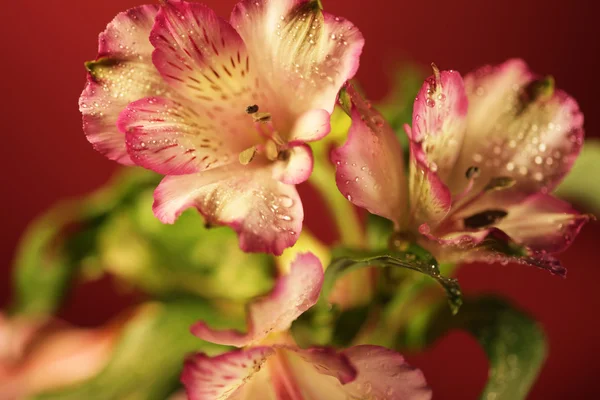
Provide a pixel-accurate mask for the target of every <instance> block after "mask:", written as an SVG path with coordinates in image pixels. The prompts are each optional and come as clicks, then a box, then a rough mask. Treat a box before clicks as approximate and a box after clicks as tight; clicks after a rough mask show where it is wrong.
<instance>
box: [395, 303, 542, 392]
mask: <svg viewBox="0 0 600 400" xmlns="http://www.w3.org/2000/svg"><path fill="white" fill-rule="evenodd" d="M453 329H460V330H465V331H467V332H469V333H470V334H471V335H473V336H474V337H475V338H476V339H477V341H478V342H479V344H480V345H481V346H482V348H483V350H484V351H485V353H486V355H487V358H488V360H489V363H490V371H489V378H488V382H487V384H486V386H485V388H484V390H483V393H482V394H481V396H480V399H482V400H487V399H494V400H522V399H525V398H526V396H527V393H528V392H529V390H530V389H531V386H532V385H533V383H534V382H535V379H536V377H537V376H538V374H539V372H540V369H541V367H542V365H543V362H544V360H545V358H546V350H547V349H546V338H545V336H544V333H543V331H542V329H541V328H540V326H539V325H538V324H537V323H536V322H535V321H534V320H533V319H532V318H531V317H530V316H529V315H527V314H525V313H524V312H522V311H520V310H518V309H516V308H515V307H513V306H512V305H511V304H509V303H507V302H506V301H504V300H502V299H499V298H494V297H480V298H471V299H465V302H464V304H463V306H462V308H461V312H460V313H459V314H458V315H455V316H452V315H450V313H448V311H447V310H446V308H445V307H442V306H441V305H440V306H439V307H437V308H433V309H430V312H424V313H420V314H419V317H418V318H416V319H414V320H412V321H411V325H409V328H408V330H407V335H406V337H404V338H403V339H402V340H401V341H403V342H404V345H405V346H408V347H409V348H413V349H415V348H424V347H425V346H428V345H430V344H432V343H433V342H434V341H435V340H436V339H438V338H440V337H442V336H443V335H445V334H446V333H447V332H449V331H450V330H453ZM400 347H403V346H400Z"/></svg>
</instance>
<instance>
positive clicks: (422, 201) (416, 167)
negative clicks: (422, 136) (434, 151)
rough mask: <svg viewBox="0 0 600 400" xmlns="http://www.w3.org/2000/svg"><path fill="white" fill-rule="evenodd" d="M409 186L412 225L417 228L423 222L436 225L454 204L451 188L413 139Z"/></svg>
mask: <svg viewBox="0 0 600 400" xmlns="http://www.w3.org/2000/svg"><path fill="white" fill-rule="evenodd" d="M408 188H409V193H410V196H409V197H410V211H409V215H410V222H409V225H410V226H411V227H413V228H416V227H418V226H420V225H421V224H423V223H427V224H429V225H430V226H431V227H435V226H437V224H438V223H439V222H440V221H442V220H443V219H444V217H445V216H446V215H447V214H448V212H449V211H450V207H451V206H452V196H451V194H450V190H449V189H448V187H447V186H446V185H445V184H444V182H442V180H441V179H440V177H439V176H438V175H437V174H436V172H435V171H434V170H433V169H432V168H431V167H430V166H429V165H428V163H427V160H426V155H425V152H424V151H423V149H422V148H421V145H420V144H419V143H416V142H412V141H411V142H410V168H409V174H408Z"/></svg>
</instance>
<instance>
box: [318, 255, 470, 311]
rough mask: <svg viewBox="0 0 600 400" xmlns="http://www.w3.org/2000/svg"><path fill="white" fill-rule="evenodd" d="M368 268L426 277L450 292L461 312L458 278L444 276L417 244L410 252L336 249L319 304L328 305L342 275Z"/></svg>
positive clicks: (455, 308) (453, 304)
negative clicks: (403, 269)
mask: <svg viewBox="0 0 600 400" xmlns="http://www.w3.org/2000/svg"><path fill="white" fill-rule="evenodd" d="M364 267H400V268H406V269H409V270H413V271H417V272H420V273H423V274H426V275H428V276H430V277H431V278H433V279H435V280H436V281H437V282H438V283H439V284H440V285H441V286H442V287H443V288H444V290H446V294H447V295H448V302H449V304H450V309H451V310H452V313H454V314H455V313H456V312H458V309H459V308H460V305H461V303H462V297H461V296H462V294H461V290H460V286H459V285H458V282H457V281H456V279H453V278H446V277H444V276H442V274H441V273H440V269H439V266H438V263H437V261H436V260H435V258H433V256H432V255H431V254H429V253H428V252H427V251H425V250H424V249H422V248H421V247H419V246H416V245H411V246H409V248H407V250H406V251H390V250H386V251H370V252H369V251H356V250H350V249H344V248H338V249H336V250H334V252H333V260H332V262H331V264H330V265H329V267H327V269H326V271H325V277H324V280H323V289H322V290H321V297H320V299H319V302H320V303H322V304H323V303H324V304H326V303H327V299H328V297H329V294H330V293H331V290H332V289H333V286H334V285H335V282H336V281H337V280H338V279H339V278H340V277H341V276H343V275H345V274H347V273H349V272H352V271H354V270H357V269H359V268H364Z"/></svg>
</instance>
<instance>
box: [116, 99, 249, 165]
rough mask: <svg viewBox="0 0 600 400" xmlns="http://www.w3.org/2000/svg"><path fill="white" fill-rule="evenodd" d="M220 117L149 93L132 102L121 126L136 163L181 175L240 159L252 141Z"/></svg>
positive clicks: (119, 123)
mask: <svg viewBox="0 0 600 400" xmlns="http://www.w3.org/2000/svg"><path fill="white" fill-rule="evenodd" d="M219 122H220V121H219V120H216V121H215V120H212V121H211V120H208V119H206V118H202V117H200V116H199V115H198V114H197V112H196V111H195V110H194V109H193V108H192V107H191V106H190V105H188V104H187V103H182V102H179V101H176V100H170V99H166V98H163V97H149V98H145V99H141V100H138V101H135V102H133V103H131V104H129V105H128V106H127V108H126V110H125V111H124V112H123V113H121V115H120V117H119V121H118V126H119V129H120V130H121V131H122V132H123V133H125V134H126V142H127V150H128V152H129V154H130V156H131V159H132V160H133V162H134V163H136V164H137V165H140V166H142V167H144V168H148V169H151V170H153V171H156V172H158V173H161V174H165V175H181V174H190V173H194V172H199V171H203V170H206V169H210V168H216V167H219V166H221V165H224V164H228V163H231V162H237V157H238V153H239V152H240V151H241V150H243V149H244V148H246V147H248V146H249V145H250V144H251V142H250V141H247V140H244V136H243V135H239V136H238V137H239V138H236V133H239V132H238V131H236V130H233V129H228V128H227V127H225V126H218V125H221V124H220V123H219Z"/></svg>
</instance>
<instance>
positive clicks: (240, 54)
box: [150, 0, 256, 117]
mask: <svg viewBox="0 0 600 400" xmlns="http://www.w3.org/2000/svg"><path fill="white" fill-rule="evenodd" d="M150 41H151V42H152V44H153V45H154V47H155V48H156V50H155V51H154V53H153V54H152V60H153V61H154V65H156V68H157V69H158V70H159V71H160V73H161V75H162V76H163V77H164V78H165V80H166V81H167V82H169V84H170V85H171V86H172V87H174V88H175V89H176V90H177V91H178V92H179V93H180V94H181V95H183V96H184V97H185V98H187V99H189V100H193V101H194V102H195V103H197V104H198V105H199V106H201V107H203V108H205V109H206V108H216V110H219V108H227V109H228V110H229V111H230V112H229V114H230V115H231V116H230V117H233V116H238V117H244V113H245V109H246V107H247V106H249V105H252V104H253V103H252V101H253V98H254V101H256V95H255V93H254V92H255V91H256V79H255V78H254V73H253V72H252V71H251V68H253V66H252V65H251V63H250V60H249V58H248V55H247V54H246V48H245V45H244V42H243V40H242V39H241V38H240V36H239V35H238V33H237V32H236V31H235V29H233V27H232V26H231V25H229V23H228V22H227V21H225V20H223V19H221V18H219V17H218V16H217V15H216V14H215V13H214V12H213V11H212V10H211V9H209V8H208V7H206V6H204V5H202V4H198V3H192V2H187V1H181V0H166V1H164V2H163V5H162V7H161V9H160V11H159V12H158V15H157V16H156V23H155V24H154V27H153V29H152V33H151V35H150Z"/></svg>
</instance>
